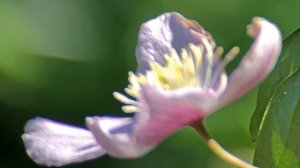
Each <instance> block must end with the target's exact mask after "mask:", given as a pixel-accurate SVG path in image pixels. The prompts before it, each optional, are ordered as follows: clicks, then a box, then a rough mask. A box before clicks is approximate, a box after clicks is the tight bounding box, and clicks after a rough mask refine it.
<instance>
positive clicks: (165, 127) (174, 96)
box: [135, 86, 217, 145]
mask: <svg viewBox="0 0 300 168" xmlns="http://www.w3.org/2000/svg"><path fill="white" fill-rule="evenodd" d="M216 99H217V96H216V95H215V92H214V91H212V90H202V89H195V88H192V87H190V88H189V87H186V88H182V89H179V90H175V91H172V92H168V91H161V90H158V89H156V88H155V87H152V86H144V87H143V89H142V96H141V107H140V108H141V112H138V113H137V114H136V116H135V118H136V122H137V126H136V130H135V133H136V135H135V136H136V137H137V141H139V142H143V144H150V145H151V144H157V143H159V142H160V141H162V140H163V139H165V138H166V137H168V136H169V135H170V134H172V133H174V132H175V131H176V130H178V129H179V128H181V127H183V126H187V125H192V124H194V123H195V122H199V121H201V120H202V119H203V118H204V117H205V116H206V115H208V114H209V113H211V112H212V111H214V108H215V102H216Z"/></svg>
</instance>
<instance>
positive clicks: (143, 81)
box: [22, 12, 281, 166]
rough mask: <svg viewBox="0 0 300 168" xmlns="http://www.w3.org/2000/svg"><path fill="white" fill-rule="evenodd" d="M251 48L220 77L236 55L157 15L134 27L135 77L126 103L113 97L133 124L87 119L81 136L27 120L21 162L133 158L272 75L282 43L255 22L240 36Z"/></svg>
mask: <svg viewBox="0 0 300 168" xmlns="http://www.w3.org/2000/svg"><path fill="white" fill-rule="evenodd" d="M247 33H248V35H249V36H250V37H252V38H254V43H253V45H252V46H251V48H250V50H249V51H248V52H247V53H246V55H245V56H244V58H243V59H242V60H241V62H240V63H239V65H238V66H237V68H236V69H235V70H234V71H233V72H232V73H231V74H230V76H227V74H226V72H225V66H226V65H227V64H228V63H229V62H230V61H231V60H232V59H234V57H235V56H236V55H237V54H238V52H239V48H238V47H234V48H232V49H231V50H230V51H229V52H228V54H226V55H225V56H224V59H223V60H222V59H221V55H222V52H223V49H222V48H221V47H217V46H216V43H215V42H214V40H213V38H212V36H211V35H210V34H209V33H208V32H206V31H205V30H204V28H202V27H201V26H200V25H198V24H197V23H196V22H195V21H192V20H188V19H186V18H184V17H183V16H181V15H180V14H178V13H175V12H172V13H164V14H162V15H161V16H159V17H157V18H155V19H153V20H150V21H147V22H146V23H144V24H143V25H142V27H141V30H140V33H139V37H138V45H137V49H136V55H137V60H138V65H139V66H138V70H137V72H136V73H133V72H129V85H128V87H127V88H125V92H126V93H127V94H128V96H125V95H124V94H121V93H119V92H115V93H113V95H114V97H115V98H116V99H118V100H119V101H120V102H122V103H124V104H125V105H124V106H123V107H122V109H123V111H124V112H128V113H135V114H134V116H133V117H87V118H86V124H87V127H88V129H87V130H85V129H82V128H77V127H73V126H68V125H64V124H60V123H57V122H54V121H51V120H47V119H43V118H35V119H32V120H30V121H29V122H28V123H27V124H26V126H25V134H24V135H23V136H22V137H23V141H24V143H25V146H26V149H27V153H28V155H29V156H30V157H31V158H32V159H33V160H34V161H35V162H37V163H38V164H44V165H48V166H53V165H54V166H61V165H65V164H69V163H73V162H81V161H84V160H88V159H92V158H95V157H99V156H101V155H103V154H105V153H106V154H108V155H110V156H113V157H116V158H137V157H140V156H142V155H144V154H146V153H147V152H149V151H150V150H151V149H153V148H154V147H155V146H157V145H158V144H159V142H161V141H162V140H163V139H165V138H166V137H168V136H169V135H170V134H172V133H173V132H175V131H176V130H177V129H179V128H181V127H183V126H189V125H194V124H196V123H199V122H201V121H202V120H203V119H204V118H205V117H206V116H207V115H209V114H211V113H213V112H215V111H216V110H218V109H219V108H221V107H223V106H224V105H226V104H228V103H230V102H232V101H234V100H235V99H237V98H239V97H240V96H242V95H244V94H245V93H246V92H248V91H249V90H250V89H251V88H253V87H254V86H256V85H257V84H258V83H259V82H260V81H262V80H263V79H264V78H265V77H266V76H267V75H268V74H269V73H270V71H271V70H272V69H273V67H274V65H275V63H276V61H277V58H278V56H279V54H280V50H281V35H280V32H279V30H278V29H277V27H276V26H274V25H273V24H272V23H270V22H269V21H267V20H265V19H263V18H260V17H255V18H253V20H252V23H251V25H250V26H249V27H248V29H247Z"/></svg>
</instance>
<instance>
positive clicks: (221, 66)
mask: <svg viewBox="0 0 300 168" xmlns="http://www.w3.org/2000/svg"><path fill="white" fill-rule="evenodd" d="M239 52H240V48H239V47H237V46H235V47H233V48H232V49H231V50H230V51H229V52H228V53H227V54H226V55H225V56H224V59H223V61H222V62H221V63H220V64H219V65H218V67H217V68H216V70H215V72H214V74H213V76H212V79H211V84H212V85H215V83H216V81H217V79H218V77H219V76H220V74H221V73H222V72H223V71H224V69H225V67H226V66H227V65H228V64H229V63H230V62H231V61H232V60H233V59H234V58H235V57H236V56H237V55H238V53H239Z"/></svg>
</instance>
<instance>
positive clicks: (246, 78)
mask: <svg viewBox="0 0 300 168" xmlns="http://www.w3.org/2000/svg"><path fill="white" fill-rule="evenodd" d="M247 33H248V35H249V36H251V37H253V38H254V39H255V41H254V43H253V45H252V46H251V48H250V50H249V51H248V52H247V54H246V55H245V56H244V58H243V59H242V61H241V62H240V64H239V65H238V67H237V68H236V69H235V70H234V71H233V72H232V74H231V75H230V77H229V81H228V87H227V88H226V90H225V91H224V93H223V94H222V96H221V97H220V101H221V102H220V105H219V106H222V105H224V104H227V103H229V102H231V101H233V100H235V99H237V98H238V97H240V96H242V95H244V94H245V93H246V92H247V91H249V90H250V89H252V88H253V87H255V86H256V85H257V84H258V83H259V82H261V81H262V80H263V79H264V78H265V77H266V76H267V75H268V74H269V73H270V72H271V71H272V69H273V67H274V65H275V64H276V62H277V59H278V57H279V55H280V51H281V45H282V39H281V34H280V31H279V30H278V28H277V27H276V26H275V25H273V24H272V23H270V22H269V21H267V20H265V19H263V18H259V17H255V18H253V20H252V24H251V25H250V26H249V27H248V31H247Z"/></svg>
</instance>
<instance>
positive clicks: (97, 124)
mask: <svg viewBox="0 0 300 168" xmlns="http://www.w3.org/2000/svg"><path fill="white" fill-rule="evenodd" d="M86 123H87V126H88V128H89V129H90V130H91V131H92V132H93V134H94V136H95V137H96V138H97V140H98V142H99V143H100V144H101V146H103V147H104V148H105V149H106V152H107V154H109V155H110V156H113V157H116V158H122V159H127V158H137V157H141V156H143V155H144V154H146V153H147V152H148V151H149V150H150V149H152V148H153V147H154V146H147V145H143V144H139V142H137V141H136V138H135V135H134V133H133V127H134V126H135V123H134V121H133V120H132V119H131V118H127V117H124V118H120V117H88V118H86Z"/></svg>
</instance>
